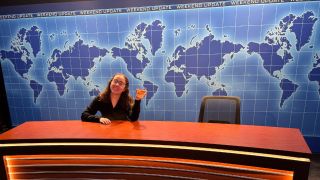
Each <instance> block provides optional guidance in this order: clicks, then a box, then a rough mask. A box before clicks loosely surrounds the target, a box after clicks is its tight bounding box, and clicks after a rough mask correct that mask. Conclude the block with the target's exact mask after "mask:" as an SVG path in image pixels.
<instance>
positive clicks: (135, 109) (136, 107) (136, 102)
mask: <svg viewBox="0 0 320 180" xmlns="http://www.w3.org/2000/svg"><path fill="white" fill-rule="evenodd" d="M140 103H141V100H134V105H133V107H132V111H131V114H130V115H129V119H130V121H136V120H138V119H139V115H140Z"/></svg>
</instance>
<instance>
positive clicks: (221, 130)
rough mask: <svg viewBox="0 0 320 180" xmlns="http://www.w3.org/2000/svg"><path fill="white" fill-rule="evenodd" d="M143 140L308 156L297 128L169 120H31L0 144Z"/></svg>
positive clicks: (0, 140) (3, 138)
mask: <svg viewBox="0 0 320 180" xmlns="http://www.w3.org/2000/svg"><path fill="white" fill-rule="evenodd" d="M46 139H47V140H52V139H55V140H63V139H69V140H70V139H71V140H82V141H85V140H88V141H90V140H92V139H96V140H110V139H112V140H120V139H121V140H123V139H125V140H142V141H166V142H187V143H203V144H212V145H226V146H238V147H249V148H258V149H269V150H276V151H287V152H294V153H303V154H311V152H310V149H309V147H308V146H307V144H306V142H305V140H304V138H303V136H302V134H301V133H300V131H299V129H292V128H279V127H265V126H252V125H234V124H231V125H230V124H213V123H212V124H209V123H197V122H171V121H137V122H129V121H113V122H112V123H111V124H110V125H103V124H99V123H90V122H82V121H79V120H67V121H30V122H26V123H24V124H22V125H20V126H17V127H16V128H13V129H11V130H9V131H7V132H5V133H3V134H1V135H0V143H14V142H15V141H19V142H21V141H23V140H33V141H35V142H37V141H39V140H42V141H43V140H46Z"/></svg>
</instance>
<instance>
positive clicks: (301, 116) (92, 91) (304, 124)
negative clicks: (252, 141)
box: [0, 0, 320, 139]
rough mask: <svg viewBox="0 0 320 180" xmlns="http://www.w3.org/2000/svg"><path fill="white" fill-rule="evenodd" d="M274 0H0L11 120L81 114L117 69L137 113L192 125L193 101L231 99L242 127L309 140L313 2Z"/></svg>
mask: <svg viewBox="0 0 320 180" xmlns="http://www.w3.org/2000/svg"><path fill="white" fill-rule="evenodd" d="M197 2H199V1H197ZM279 2H280V1H273V2H271V1H268V2H265V1H216V2H210V1H208V2H206V1H203V2H201V3H192V1H188V2H185V4H183V1H170V2H166V1H164V2H161V1H158V2H152V1H134V3H133V2H132V1H130V2H129V1H126V0H119V1H117V2H114V3H103V1H79V2H65V3H50V4H49V3H48V4H35V5H32V6H31V5H19V6H13V5H12V4H11V6H8V7H0V12H1V13H2V14H1V15H0V57H1V58H0V59H1V67H2V71H3V78H4V86H5V89H6V93H7V99H8V107H9V111H10V116H11V122H12V124H13V125H14V126H16V125H19V124H21V123H23V122H25V121H30V120H56V119H62V120H63V119H80V114H81V113H82V111H83V110H84V109H85V107H86V106H87V105H88V104H89V103H90V101H91V100H92V98H93V97H94V96H96V95H97V94H99V92H101V91H102V90H103V89H104V88H105V86H106V85H107V81H108V80H109V78H110V77H111V76H112V75H113V74H114V73H116V72H122V73H124V74H126V75H127V76H128V77H129V81H130V83H131V84H130V85H131V88H130V91H131V94H132V95H134V92H135V89H136V88H146V89H147V90H148V95H147V97H146V99H145V100H143V102H142V112H141V115H140V119H142V120H144V119H152V120H169V121H170V120H172V121H197V118H198V113H199V109H200V101H201V98H202V96H205V95H230V96H239V97H240V98H241V123H242V124H254V125H265V126H279V127H291V128H299V129H300V130H301V131H302V133H303V134H304V135H305V136H310V137H312V138H314V137H315V138H317V139H319V137H320V103H319V99H320V98H319V97H320V87H319V85H320V43H319V42H320V41H319V40H320V33H319V32H320V31H319V28H320V27H319V23H320V19H319V15H320V2H319V1H302V2H291V1H290V2H289V1H288V2H284V3H279ZM24 4H25V3H24Z"/></svg>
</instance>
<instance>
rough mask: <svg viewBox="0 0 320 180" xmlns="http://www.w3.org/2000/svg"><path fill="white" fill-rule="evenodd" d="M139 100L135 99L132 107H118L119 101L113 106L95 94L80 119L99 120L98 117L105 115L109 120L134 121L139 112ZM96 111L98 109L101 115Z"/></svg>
mask: <svg viewBox="0 0 320 180" xmlns="http://www.w3.org/2000/svg"><path fill="white" fill-rule="evenodd" d="M140 102H141V100H135V101H134V105H133V107H132V109H130V108H127V109H125V108H123V107H120V106H119V103H118V104H117V105H116V106H115V107H114V108H113V106H112V103H111V101H107V102H103V101H102V100H100V97H99V96H97V97H95V98H94V99H93V101H92V102H91V104H90V105H89V106H88V107H87V108H86V110H85V111H84V112H83V113H82V114H81V119H82V121H88V122H100V121H99V120H100V118H101V117H105V118H108V119H110V120H129V121H136V120H138V118H139V114H140ZM98 111H100V113H101V116H98V115H96V113H97V112H98Z"/></svg>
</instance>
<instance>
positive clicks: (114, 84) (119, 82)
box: [110, 74, 127, 95]
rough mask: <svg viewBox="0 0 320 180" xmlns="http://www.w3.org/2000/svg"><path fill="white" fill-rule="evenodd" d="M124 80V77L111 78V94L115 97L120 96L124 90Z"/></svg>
mask: <svg viewBox="0 0 320 180" xmlns="http://www.w3.org/2000/svg"><path fill="white" fill-rule="evenodd" d="M126 84H127V82H126V79H125V77H124V75H122V74H117V75H115V76H114V77H113V79H112V81H111V85H110V89H111V93H112V94H116V95H121V93H122V92H123V91H124V90H125V89H126Z"/></svg>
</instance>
